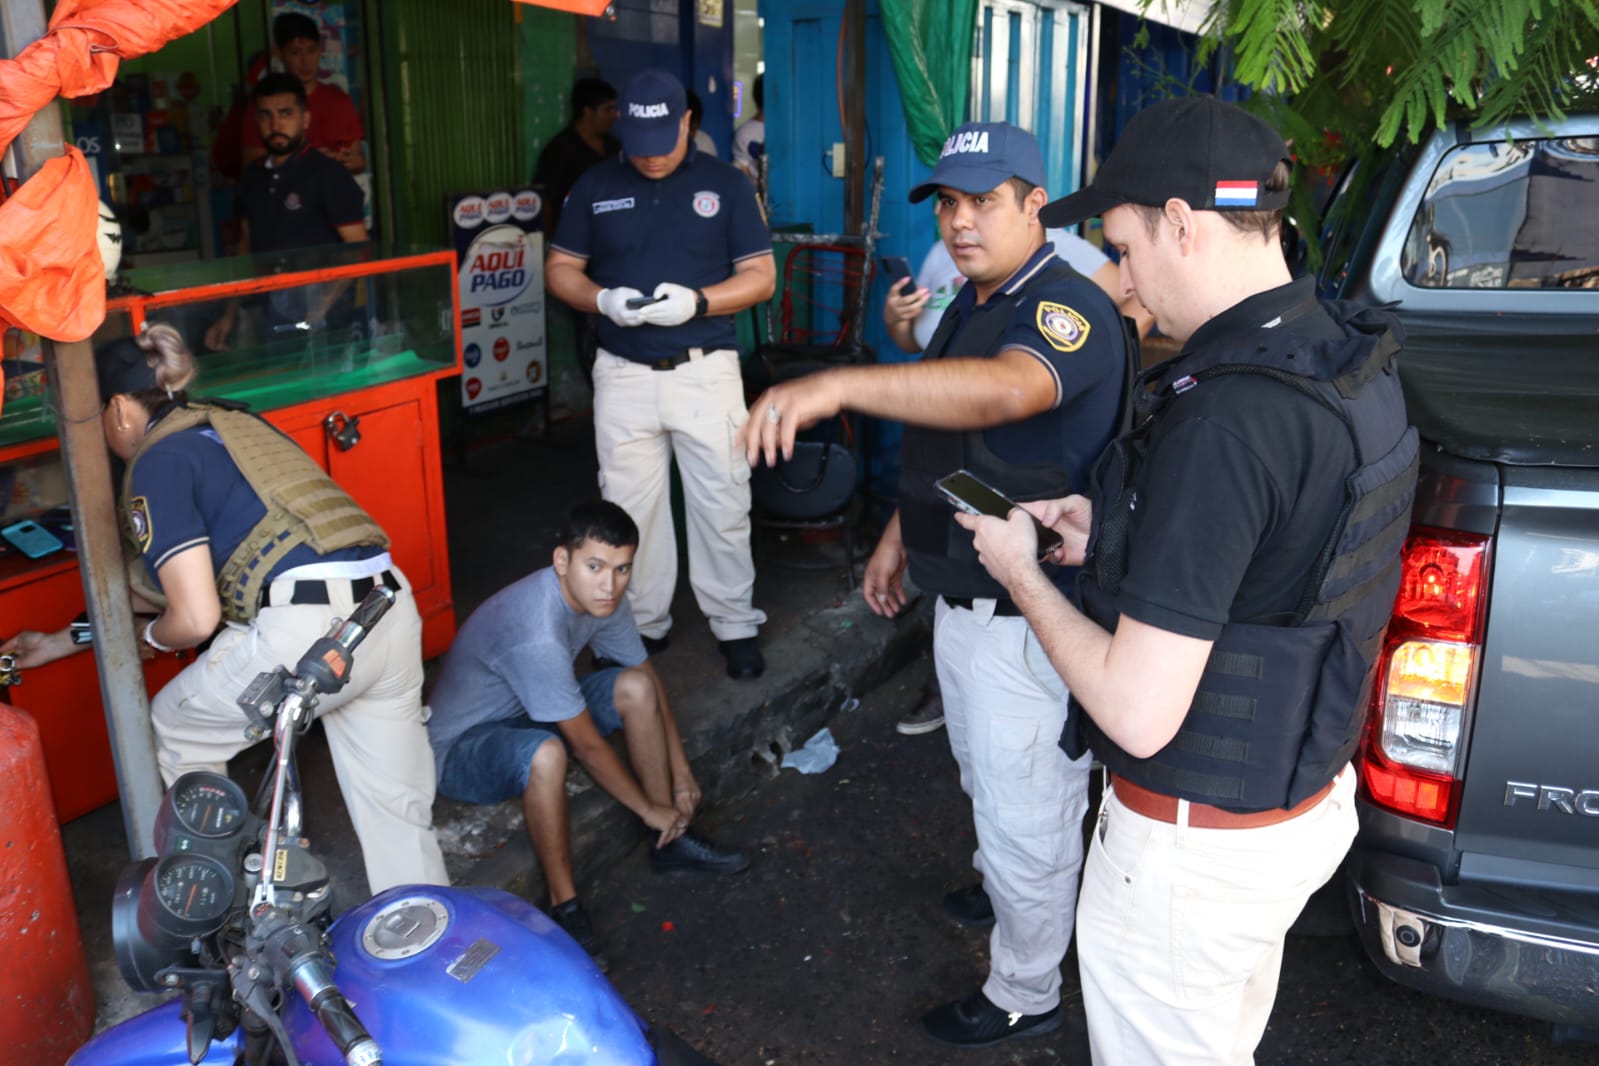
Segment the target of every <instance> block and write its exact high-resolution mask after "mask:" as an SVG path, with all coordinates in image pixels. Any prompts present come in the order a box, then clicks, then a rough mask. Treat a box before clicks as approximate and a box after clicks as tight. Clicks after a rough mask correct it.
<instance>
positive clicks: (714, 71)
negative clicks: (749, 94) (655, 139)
mask: <svg viewBox="0 0 1599 1066" xmlns="http://www.w3.org/2000/svg"><path fill="white" fill-rule="evenodd" d="M724 8H725V11H724V14H723V20H722V25H721V26H719V27H711V26H702V25H700V24H699V20H698V19H697V18H696V17H695V16H696V10H697V8H696V5H695V4H694V3H693V0H616V5H615V10H616V18H615V19H603V18H596V19H589V20H588V34H589V46H590V48H591V49H592V50H593V53H594V62H595V65H596V66H598V67H599V68H600V77H602V78H604V79H605V80H606V81H608V82H610V83H611V84H612V85H614V86H616V87H617V89H621V88H622V86H623V85H625V84H626V83H627V80H628V78H630V77H632V76H633V75H634V74H636V73H637V72H639V71H640V70H643V69H645V68H646V67H659V68H660V69H662V70H665V71H669V72H670V73H672V74H675V75H677V77H678V79H679V80H680V81H682V82H683V84H684V86H686V87H687V88H690V89H693V90H694V91H695V92H697V93H699V94H700V98H701V99H702V100H703V101H704V102H705V119H704V121H703V123H702V124H701V125H702V128H703V129H704V130H705V132H706V133H709V134H710V135H711V139H712V140H714V141H715V142H716V148H717V154H718V155H720V156H721V157H722V158H723V159H724V160H725V159H727V158H729V153H730V151H731V147H732V137H733V5H732V3H731V2H728V3H726V4H724Z"/></svg>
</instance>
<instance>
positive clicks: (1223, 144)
mask: <svg viewBox="0 0 1599 1066" xmlns="http://www.w3.org/2000/svg"><path fill="white" fill-rule="evenodd" d="M1289 161H1290V160H1289V155H1288V146H1287V145H1286V144H1284V143H1283V139H1282V138H1281V137H1280V136H1278V135H1277V131H1276V130H1274V129H1272V128H1271V126H1269V125H1267V123H1266V122H1264V121H1263V120H1261V119H1259V118H1256V117H1255V116H1254V115H1251V114H1250V113H1249V112H1247V111H1245V110H1244V109H1243V108H1241V107H1237V106H1235V105H1233V104H1228V103H1223V102H1222V101H1220V100H1218V99H1216V98H1215V97H1214V96H1183V97H1179V98H1177V99H1175V100H1162V101H1161V102H1160V103H1158V104H1153V105H1151V106H1149V107H1146V108H1144V110H1142V111H1140V112H1139V113H1138V114H1136V115H1134V116H1133V117H1132V121H1130V122H1128V123H1127V129H1126V130H1124V131H1123V132H1122V135H1121V139H1120V140H1118V141H1117V142H1116V147H1115V148H1113V149H1111V153H1110V155H1109V156H1108V157H1107V158H1106V159H1105V163H1104V165H1103V166H1101V167H1100V168H1099V173H1097V174H1095V175H1094V180H1093V181H1091V182H1089V183H1088V184H1087V185H1085V186H1084V187H1083V188H1081V189H1079V190H1077V191H1076V192H1074V193H1072V194H1071V195H1070V196H1067V197H1064V198H1062V199H1060V200H1056V201H1054V202H1053V203H1050V204H1048V205H1046V206H1045V207H1044V209H1043V210H1042V211H1040V212H1039V213H1038V217H1039V218H1040V219H1042V220H1043V223H1044V225H1046V226H1070V225H1073V224H1074V223H1077V222H1081V221H1082V220H1083V219H1085V218H1092V217H1093V216H1095V215H1103V214H1104V213H1105V212H1106V211H1109V210H1110V209H1111V208H1113V207H1115V206H1117V205H1118V204H1144V205H1146V206H1149V207H1160V206H1161V205H1163V204H1165V202H1166V201H1167V200H1170V199H1173V198H1176V199H1179V200H1186V201H1187V202H1188V204H1189V206H1191V207H1193V208H1195V209H1196V210H1200V211H1275V210H1280V209H1281V208H1282V207H1284V206H1285V205H1286V204H1287V203H1288V190H1287V189H1286V188H1284V189H1280V190H1275V191H1274V190H1270V189H1267V188H1266V184H1267V181H1266V179H1267V178H1269V177H1271V173H1272V171H1273V170H1275V169H1276V167H1277V164H1278V163H1280V162H1289Z"/></svg>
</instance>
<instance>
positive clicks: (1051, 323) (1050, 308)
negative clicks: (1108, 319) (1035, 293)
mask: <svg viewBox="0 0 1599 1066" xmlns="http://www.w3.org/2000/svg"><path fill="white" fill-rule="evenodd" d="M1037 321H1038V332H1039V333H1041V334H1043V336H1044V339H1045V340H1046V341H1048V342H1049V346H1050V347H1051V348H1054V349H1055V350H1056V351H1057V352H1075V351H1076V350H1077V349H1079V348H1081V347H1082V346H1083V342H1084V341H1086V340H1088V329H1089V326H1088V319H1086V318H1084V317H1083V316H1082V315H1080V314H1078V313H1077V312H1076V311H1074V310H1072V309H1071V308H1070V307H1067V306H1066V305H1065V304H1057V303H1050V302H1049V301H1048V300H1040V301H1039V302H1038V319H1037Z"/></svg>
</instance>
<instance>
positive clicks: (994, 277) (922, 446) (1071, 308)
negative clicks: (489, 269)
mask: <svg viewBox="0 0 1599 1066" xmlns="http://www.w3.org/2000/svg"><path fill="white" fill-rule="evenodd" d="M1043 182H1044V166H1043V158H1042V156H1041V154H1040V152H1039V148H1038V142H1037V141H1036V140H1035V139H1034V138H1033V136H1032V134H1030V133H1027V132H1026V131H1024V130H1021V129H1018V128H1016V127H1015V126H1010V125H1007V124H1005V123H972V124H969V125H966V126H962V127H961V128H960V129H958V130H956V131H955V133H954V134H953V135H952V136H951V137H950V138H949V140H948V142H946V144H945V146H944V150H943V154H942V156H941V158H940V159H939V162H938V166H937V167H936V168H935V169H934V171H933V174H932V176H931V177H930V178H929V179H928V180H927V181H926V182H925V183H923V184H921V185H918V186H917V187H916V188H915V189H913V190H912V191H911V194H910V199H911V200H912V202H916V201H921V200H924V199H926V198H928V197H929V196H932V197H934V198H935V210H936V214H937V218H938V225H939V232H940V235H941V236H942V238H943V240H944V244H945V246H946V247H947V248H948V249H949V252H950V255H951V257H952V258H953V259H954V260H955V263H956V264H957V266H958V267H959V269H960V272H961V274H963V275H964V276H965V277H966V279H967V282H966V284H965V286H964V287H963V288H962V289H961V290H960V291H959V293H958V294H957V295H956V297H955V299H954V301H953V302H952V303H951V304H950V306H949V307H948V308H947V309H946V310H945V312H944V317H943V319H942V320H941V321H940V323H939V327H938V331H937V332H936V333H935V334H934V336H933V339H932V341H931V342H930V343H929V344H928V346H927V350H926V353H925V355H924V357H923V359H922V360H921V361H920V362H919V363H910V364H898V365H891V364H886V365H877V366H865V367H846V368H840V369H837V370H830V371H827V372H824V373H821V374H815V375H812V376H810V377H806V378H803V379H801V380H798V381H795V382H791V383H786V384H783V385H778V386H775V387H773V388H772V389H770V390H768V391H767V392H766V393H765V394H764V395H762V396H761V398H760V399H759V400H757V401H756V403H755V405H754V407H753V408H752V412H753V415H752V418H751V420H750V423H749V425H748V427H747V429H746V433H747V437H748V439H747V449H748V453H749V456H750V460H751V462H755V461H757V460H758V459H759V458H761V457H763V456H764V458H765V461H766V462H768V463H770V462H773V461H774V459H775V457H776V456H777V454H778V453H779V452H781V453H782V454H783V455H784V456H788V455H790V454H791V450H792V447H793V442H794V434H795V432H796V431H797V430H799V429H802V428H804V427H805V426H807V425H810V424H813V423H815V422H817V421H819V420H820V419H823V418H829V417H832V416H833V415H835V414H837V413H838V412H839V411H841V410H845V409H849V410H854V411H859V412H862V413H864V414H869V415H873V416H876V417H879V418H891V419H896V420H898V421H901V422H904V423H906V430H905V438H904V443H903V445H902V446H901V452H900V461H901V468H902V469H901V474H900V484H899V509H898V511H897V512H896V514H895V515H894V517H893V518H892V519H891V521H890V522H889V526H888V528H887V530H886V531H885V532H884V534H883V537H882V540H881V541H880V542H879V544H878V546H877V549H876V551H875V552H874V553H873V555H872V559H871V561H870V562H869V563H868V564H867V570H866V576H865V579H864V581H863V582H862V590H863V592H864V593H865V595H866V598H867V603H868V605H869V606H870V607H871V608H872V610H873V611H876V612H877V613H878V614H882V615H885V616H891V615H893V614H894V613H896V612H897V611H898V610H899V608H900V607H901V606H903V605H904V603H905V587H904V581H903V579H904V575H905V572H906V569H907V567H908V568H909V571H910V576H911V579H912V580H913V581H914V582H915V584H916V586H917V587H918V588H920V589H922V590H923V591H924V592H928V593H931V594H936V595H937V596H938V597H939V599H938V606H937V613H936V616H935V621H934V631H933V655H934V663H935V665H936V667H937V671H938V683H939V687H940V689H941V691H942V695H943V699H944V709H945V715H946V720H947V722H948V725H949V740H950V747H951V749H952V750H953V752H954V754H955V760H956V762H957V763H958V764H959V767H960V777H961V787H962V788H964V789H965V790H966V792H967V794H968V795H970V796H971V799H972V814H973V818H974V821H975V823H976V829H977V853H976V855H975V856H974V857H973V865H974V866H975V867H976V868H977V870H978V872H979V873H980V874H981V875H982V882H981V883H980V884H976V885H972V886H970V887H968V888H964V889H960V890H957V891H955V892H951V893H950V894H949V895H948V896H946V897H945V899H944V908H945V910H946V911H947V912H948V913H949V914H950V915H951V916H952V917H954V918H956V919H957V920H959V921H962V922H964V923H966V924H970V925H987V924H990V923H992V924H993V927H994V929H993V933H992V935H991V937H990V942H989V943H990V960H989V976H988V980H987V981H986V982H985V983H984V985H983V987H982V988H981V989H979V990H977V991H975V992H974V993H972V994H970V995H968V996H966V997H964V998H962V999H958V1000H955V1001H953V1002H950V1003H947V1004H945V1005H944V1006H941V1007H939V1008H938V1009H936V1010H934V1011H932V1012H931V1013H929V1014H928V1015H927V1016H926V1017H925V1018H924V1019H923V1026H924V1028H925V1029H926V1031H927V1033H928V1035H930V1036H932V1037H933V1038H934V1039H936V1040H940V1041H943V1042H945V1043H949V1044H954V1045H958V1046H966V1047H976V1046H981V1045H985V1044H992V1043H996V1042H998V1041H1001V1040H1006V1039H1010V1038H1012V1037H1020V1036H1036V1035H1041V1034H1043V1033H1047V1032H1050V1031H1052V1030H1054V1029H1056V1028H1058V1027H1059V1026H1060V1024H1061V1008H1060V983H1061V981H1060V964H1061V959H1062V958H1064V956H1065V954H1066V948H1067V945H1068V944H1069V942H1070V941H1071V936H1072V912H1073V909H1074V901H1075V900H1076V896H1077V873H1078V869H1079V867H1080V866H1081V863H1082V836H1081V833H1080V831H1079V824H1080V823H1081V821H1082V817H1083V814H1084V812H1085V811H1086V810H1087V807H1088V767H1089V759H1088V757H1087V756H1083V755H1080V754H1079V756H1078V757H1076V758H1068V757H1067V756H1066V754H1065V753H1064V752H1062V751H1061V750H1060V748H1059V747H1058V746H1057V744H1056V740H1057V739H1058V738H1059V736H1060V733H1061V729H1062V726H1063V725H1064V723H1065V721H1066V717H1067V691H1066V688H1065V686H1064V685H1063V684H1062V683H1061V681H1060V678H1059V677H1058V676H1057V675H1056V674H1055V672H1054V671H1053V670H1051V669H1050V666H1049V661H1048V659H1046V658H1045V656H1044V652H1043V649H1042V648H1041V647H1040V645H1039V642H1038V640H1037V638H1036V637H1035V636H1034V635H1033V633H1032V632H1031V631H1030V630H1029V629H1028V626H1027V622H1026V620H1025V619H1024V618H1022V617H1021V612H1020V611H1019V610H1018V609H1017V606H1016V604H1015V603H1013V602H1012V601H1011V600H1010V598H1009V597H1008V596H1007V595H1006V593H1005V590H1004V589H1003V588H1002V587H1000V585H999V584H998V582H996V581H994V580H993V579H992V578H991V577H989V576H988V575H987V574H986V573H984V571H983V568H982V566H981V564H980V563H979V562H978V559H977V554H976V551H975V550H974V549H973V546H972V538H971V536H970V535H969V534H968V533H966V532H965V531H964V530H962V529H961V528H960V527H958V526H957V525H956V524H955V523H954V520H953V515H954V510H953V508H952V507H951V505H950V504H949V503H948V502H947V501H946V500H945V499H944V498H943V497H942V496H941V495H940V493H939V491H938V489H937V487H936V486H935V482H936V481H937V480H938V479H940V478H942V477H944V476H946V475H948V474H951V473H953V472H955V471H957V470H962V469H964V470H967V471H970V472H971V473H973V474H975V475H977V477H978V478H980V479H981V480H982V481H984V482H986V483H988V484H989V485H992V486H993V487H995V488H997V489H998V490H999V491H1001V492H1003V493H1006V494H1007V495H1009V496H1010V497H1011V498H1012V499H1017V500H1037V499H1048V498H1052V497H1056V496H1058V495H1060V494H1061V493H1062V492H1063V491H1069V490H1070V489H1072V488H1076V487H1078V486H1080V485H1082V483H1083V481H1084V479H1085V478H1086V477H1087V475H1088V470H1089V467H1090V464H1091V463H1092V462H1093V460H1094V459H1095V457H1097V456H1098V455H1099V453H1100V451H1101V450H1102V449H1103V447H1104V445H1105V442H1106V441H1107V440H1108V439H1109V438H1110V436H1111V435H1112V434H1113V433H1114V432H1115V430H1116V427H1117V424H1118V421H1119V419H1120V417H1121V412H1122V406H1123V398H1124V396H1125V394H1126V388H1127V385H1128V381H1129V379H1130V376H1131V373H1132V362H1131V357H1130V351H1129V347H1128V342H1127V340H1126V338H1125V336H1124V333H1123V326H1122V320H1121V316H1120V314H1119V313H1118V312H1117V310H1116V307H1115V305H1114V304H1113V303H1111V300H1110V298H1109V297H1108V296H1107V295H1106V294H1105V293H1104V291H1103V290H1101V289H1100V288H1099V287H1098V286H1097V285H1095V284H1094V283H1093V282H1092V281H1090V280H1088V279H1087V278H1085V277H1083V276H1082V275H1080V274H1078V273H1077V272H1076V271H1074V270H1072V269H1071V268H1070V267H1069V266H1067V265H1066V264H1065V263H1063V262H1062V261H1060V260H1059V259H1057V258H1056V257H1055V254H1054V252H1053V250H1052V249H1051V247H1050V245H1049V244H1048V243H1046V241H1045V239H1044V228H1043V225H1042V224H1041V222H1040V220H1039V212H1040V210H1041V209H1042V208H1043V206H1044V204H1045V202H1046V201H1047V200H1048V195H1047V194H1046V193H1045V191H1044V189H1043V188H1042V187H1041V186H1042V184H1043ZM929 295H930V294H929V293H928V291H927V290H926V289H921V290H918V291H916V292H913V293H910V294H900V293H897V292H896V293H892V294H891V295H890V296H889V301H888V305H887V307H886V308H885V312H884V316H885V319H886V320H887V322H888V325H889V329H890V330H891V331H897V332H899V333H906V332H908V331H909V329H910V327H911V323H912V322H914V321H915V319H916V316H917V314H918V313H920V311H921V309H922V307H923V306H924V305H925V304H926V302H927V299H928V297H929ZM1049 570H1050V577H1049V578H1048V580H1051V581H1058V582H1060V583H1062V586H1063V587H1064V585H1065V584H1066V583H1067V582H1069V581H1070V579H1071V575H1070V572H1069V571H1067V570H1065V569H1064V568H1060V567H1054V566H1051V567H1050V568H1049Z"/></svg>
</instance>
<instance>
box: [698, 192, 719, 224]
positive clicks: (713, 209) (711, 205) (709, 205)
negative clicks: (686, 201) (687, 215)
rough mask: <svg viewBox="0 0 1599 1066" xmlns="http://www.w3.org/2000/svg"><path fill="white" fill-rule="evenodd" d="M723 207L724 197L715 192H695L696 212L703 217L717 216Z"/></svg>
mask: <svg viewBox="0 0 1599 1066" xmlns="http://www.w3.org/2000/svg"><path fill="white" fill-rule="evenodd" d="M721 209H722V197H721V196H720V195H718V194H717V193H714V192H697V193H695V194H694V213H695V214H696V215H698V216H700V217H701V218H715V217H716V213H717V212H718V211H720V210H721Z"/></svg>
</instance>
